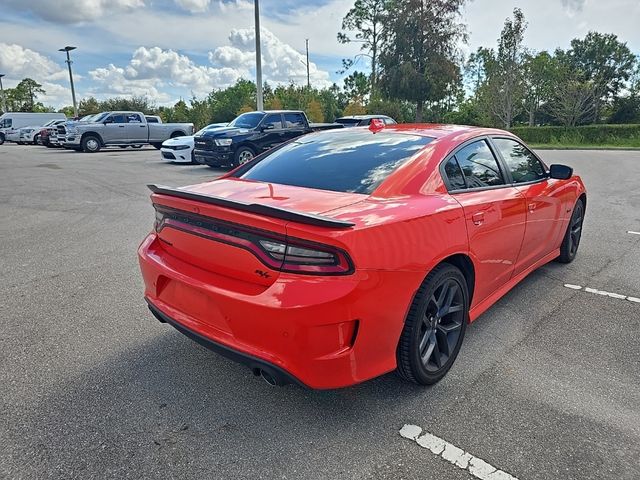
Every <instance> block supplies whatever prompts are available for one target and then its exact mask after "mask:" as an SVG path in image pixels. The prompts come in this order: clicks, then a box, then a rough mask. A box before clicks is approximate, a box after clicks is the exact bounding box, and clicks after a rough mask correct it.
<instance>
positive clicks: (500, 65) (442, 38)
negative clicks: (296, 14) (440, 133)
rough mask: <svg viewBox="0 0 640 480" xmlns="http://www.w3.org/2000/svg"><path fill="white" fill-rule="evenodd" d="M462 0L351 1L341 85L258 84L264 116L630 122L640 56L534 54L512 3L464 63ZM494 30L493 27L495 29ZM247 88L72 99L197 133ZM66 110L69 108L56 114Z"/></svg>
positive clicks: (251, 91)
mask: <svg viewBox="0 0 640 480" xmlns="http://www.w3.org/2000/svg"><path fill="white" fill-rule="evenodd" d="M465 2H466V0H355V3H354V5H353V8H351V9H350V10H349V11H348V12H347V14H346V15H345V17H344V19H343V22H342V31H341V32H339V33H338V36H337V38H338V41H339V42H340V43H343V44H348V43H353V44H357V45H359V47H360V48H359V53H358V54H357V55H356V56H354V57H352V58H346V59H344V60H343V62H342V70H341V72H343V73H346V74H348V75H347V76H346V77H345V78H344V81H343V82H342V85H337V84H333V85H332V86H330V87H328V88H321V89H318V88H312V87H308V86H306V85H296V84H294V83H291V84H289V85H277V86H274V85H271V84H269V83H268V82H267V83H265V85H264V89H263V90H264V103H265V108H268V109H295V110H304V111H306V113H307V115H308V116H309V118H310V119H311V120H312V121H315V122H322V121H333V120H334V119H335V118H337V117H339V116H341V115H355V114H364V113H378V114H386V115H390V116H392V117H393V118H395V119H396V120H398V121H399V122H413V121H416V122H420V121H428V122H445V123H460V124H469V125H483V126H496V127H502V128H512V127H514V126H518V125H529V126H536V125H562V126H567V127H573V126H576V125H586V124H599V123H640V60H639V59H638V57H636V55H634V54H633V53H632V52H631V50H630V49H629V47H628V46H627V45H626V44H625V43H624V42H622V41H620V40H619V39H618V38H617V36H616V35H614V34H605V33H598V32H589V33H588V34H587V35H586V36H585V37H584V38H576V39H573V40H572V41H571V42H570V45H569V46H568V48H566V49H562V48H557V49H556V50H554V51H540V52H536V51H533V50H531V49H529V48H527V46H526V45H525V44H524V34H525V31H526V29H527V21H526V19H525V18H524V14H523V13H522V11H521V10H520V9H518V8H516V9H515V10H514V11H513V16H512V17H510V18H507V19H506V20H505V22H504V25H503V28H502V30H501V32H498V31H496V34H497V46H496V47H495V48H486V47H480V48H478V49H477V50H476V51H474V52H473V53H471V54H470V55H468V56H467V57H466V58H465V56H464V55H463V54H462V51H461V48H460V47H461V45H464V44H465V42H466V41H467V34H466V25H465V24H464V22H463V21H462V16H461V12H462V8H463V6H464V4H465ZM496 30H497V29H496ZM44 93H45V92H44V90H43V89H42V86H41V85H39V84H38V83H37V82H35V81H34V80H32V79H25V80H23V81H22V82H21V83H20V84H19V85H18V86H17V87H16V88H15V89H9V90H8V95H7V97H8V104H9V106H10V108H12V109H14V110H25V109H26V110H27V111H32V110H34V111H35V110H39V109H44V108H45V107H44V106H43V105H42V104H41V103H39V102H37V98H38V96H39V95H42V94H44ZM255 105H256V88H255V84H254V83H253V82H252V81H250V80H246V79H241V80H238V81H237V82H236V83H235V84H234V85H232V86H230V87H228V88H224V89H216V90H214V91H212V92H211V93H209V94H208V95H207V96H206V97H201V98H198V97H196V96H194V95H192V96H191V98H188V99H186V100H180V101H178V102H177V103H176V104H175V105H173V106H170V107H166V106H157V105H155V104H154V103H153V102H152V101H150V100H149V99H147V98H145V97H129V98H111V99H107V100H104V101H99V100H97V99H95V98H93V97H89V98H85V99H82V100H81V101H80V103H79V112H80V114H81V115H84V114H90V113H96V112H98V111H104V110H120V109H122V110H125V109H126V110H139V111H144V112H145V113H154V114H158V115H160V116H161V117H162V118H163V119H164V121H172V122H182V121H188V122H193V123H194V124H195V125H196V126H197V127H202V126H204V125H206V124H208V123H218V122H227V121H230V120H231V119H233V118H234V117H235V116H236V115H237V114H239V113H242V112H244V111H250V110H253V109H255ZM63 111H65V112H66V113H68V114H69V113H71V112H72V108H71V107H65V108H64V109H63Z"/></svg>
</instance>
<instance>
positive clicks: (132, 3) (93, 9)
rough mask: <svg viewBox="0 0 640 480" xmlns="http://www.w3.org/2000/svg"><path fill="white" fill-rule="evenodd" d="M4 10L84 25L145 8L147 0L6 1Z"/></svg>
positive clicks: (53, 20)
mask: <svg viewBox="0 0 640 480" xmlns="http://www.w3.org/2000/svg"><path fill="white" fill-rule="evenodd" d="M3 3H4V6H3V8H9V7H10V8H13V9H15V10H29V11H30V12H31V13H33V14H34V15H35V16H37V17H40V18H43V19H44V20H49V21H52V22H59V23H84V22H91V21H93V20H98V19H102V18H104V17H105V16H107V15H110V14H113V13H119V12H127V11H131V10H135V9H138V8H141V7H144V6H145V0H55V2H52V1H51V0H29V1H27V2H25V1H24V0H4V2H3Z"/></svg>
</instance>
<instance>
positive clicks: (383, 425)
mask: <svg viewBox="0 0 640 480" xmlns="http://www.w3.org/2000/svg"><path fill="white" fill-rule="evenodd" d="M541 154H542V156H543V158H545V159H546V160H547V162H548V163H554V162H555V163H566V164H569V165H571V166H573V167H574V168H575V169H576V171H577V172H578V173H580V174H581V175H582V176H583V179H584V180H585V183H586V185H587V188H588V190H589V199H588V206H587V218H586V221H585V226H584V234H583V238H582V244H581V247H580V252H579V254H578V258H577V259H576V261H575V262H574V263H572V264H570V265H565V266H563V265H560V264H556V263H552V264H549V265H547V266H545V267H543V268H541V269H540V270H538V271H537V272H535V273H533V274H532V275H530V276H529V277H528V278H527V279H526V280H525V281H524V282H522V283H521V284H520V285H519V286H518V287H516V288H515V289H514V290H513V291H511V292H510V293H509V294H508V295H507V296H506V297H505V298H504V299H502V300H501V301H500V302H499V303H498V304H497V305H496V306H494V307H493V308H492V309H490V310H489V311H488V312H487V313H486V314H484V315H483V316H482V317H481V318H480V319H479V320H478V321H477V322H475V323H474V324H473V325H472V326H471V327H470V328H469V330H468V331H467V336H466V338H465V343H464V345H463V347H462V350H461V352H460V356H459V357H458V360H457V362H456V364H455V365H454V367H453V369H452V370H451V371H450V372H449V374H448V375H447V376H446V377H445V379H444V380H443V381H442V382H440V383H439V384H437V385H436V386H434V387H432V388H421V387H417V386H412V385H409V384H406V383H404V382H403V381H401V380H400V379H399V378H398V377H397V376H396V375H395V374H389V375H386V376H383V377H381V378H378V379H376V380H373V381H370V382H368V383H365V384H362V385H358V386H355V387H352V388H347V389H343V390H336V391H322V392H318V391H308V390H303V389H301V388H299V387H294V386H287V387H278V388H273V387H270V386H268V385H267V384H266V383H265V382H263V381H262V380H260V379H258V378H256V377H254V376H253V375H252V374H251V372H250V371H249V370H248V369H246V368H245V367H242V366H239V365H237V364H235V363H233V362H231V361H229V360H227V359H224V358H222V357H219V356H217V355H215V354H213V353H211V352H209V351H207V350H206V349H204V348H203V347H201V346H199V345H197V344H196V343H194V342H192V341H191V340H189V339H187V338H186V337H184V336H183V335H181V334H180V333H178V332H177V331H175V330H174V329H173V328H171V327H169V326H167V325H163V324H160V323H159V322H158V321H157V320H155V319H154V318H153V317H152V315H151V314H150V313H149V311H148V310H147V308H146V306H145V303H144V301H143V299H142V282H141V279H140V275H139V270H138V264H137V259H136V248H137V246H138V244H139V242H140V241H141V240H142V239H143V238H144V236H145V235H146V233H148V231H149V230H150V229H151V226H152V222H153V209H152V208H151V205H150V202H149V198H148V196H149V191H148V190H147V189H146V187H145V185H146V184H147V183H162V184H167V185H173V186H178V185H187V184H190V183H199V182H201V181H204V180H207V179H210V178H213V177H215V176H217V175H219V174H220V173H221V171H215V170H212V169H210V168H207V167H201V166H179V165H171V164H167V163H165V162H163V161H161V160H160V158H159V152H158V151H157V150H155V149H144V150H140V151H132V150H130V149H127V150H120V149H117V150H106V151H103V152H101V153H98V154H81V153H75V152H63V151H59V150H52V149H45V148H43V147H35V146H27V147H19V146H17V145H12V144H5V145H3V146H0V234H1V240H2V242H1V247H0V265H2V268H1V269H0V279H1V281H0V322H1V335H0V386H1V387H0V478H7V479H9V478H11V479H13V478H60V479H63V478H64V479H72V478H78V479H91V478H118V479H123V478H181V479H188V478H198V479H202V478H225V479H228V478H331V479H335V478H349V479H351V478H393V479H395V478H405V479H413V478H416V479H417V478H420V479H431V478H433V479H435V478H438V479H471V478H473V477H472V476H471V475H470V474H469V473H468V471H467V470H464V469H462V468H459V467H457V466H455V465H453V464H452V463H451V462H447V461H446V460H444V459H443V458H441V457H440V456H438V455H434V454H433V453H432V452H431V451H429V450H427V449H425V448H422V447H421V446H419V445H418V444H417V443H416V442H413V441H410V440H407V439H404V438H402V437H401V436H400V435H399V433H398V432H399V430H400V429H401V427H403V425H405V424H410V425H417V426H419V427H421V428H422V429H423V431H426V432H429V433H431V434H433V435H436V436H438V437H440V438H442V439H445V440H446V441H448V442H450V443H451V444H453V445H455V446H457V447H459V448H461V449H464V450H465V451H467V452H470V453H471V454H473V455H474V456H476V457H478V458H481V459H483V460H484V461H486V462H488V463H490V464H491V465H493V466H494V467H496V468H499V469H501V470H503V471H505V472H508V473H509V474H510V475H512V476H513V477H516V478H518V479H520V480H525V479H552V478H563V479H564V478H567V479H602V478H611V479H637V478H640V460H638V459H639V458H640V382H639V381H638V379H639V378H640V303H637V302H635V301H634V299H637V298H638V297H640V235H637V234H633V233H628V232H629V231H631V232H634V231H635V232H640V188H639V186H640V152H622V151H616V152H599V151H588V152H586V151H582V152H576V151H566V152H561V151H545V152H541ZM565 284H570V285H575V286H580V287H582V288H581V289H580V290H577V289H572V288H568V287H566V286H565ZM586 288H590V289H595V290H597V291H598V292H600V294H598V293H597V292H594V291H587V290H586ZM606 292H609V293H613V294H618V295H617V297H615V295H614V296H609V295H605V294H604V293H606ZM621 297H631V298H630V299H628V298H621ZM495 478H497V477H495Z"/></svg>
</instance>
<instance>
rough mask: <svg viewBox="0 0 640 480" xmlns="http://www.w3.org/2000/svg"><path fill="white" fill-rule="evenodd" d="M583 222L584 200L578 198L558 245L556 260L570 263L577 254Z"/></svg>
mask: <svg viewBox="0 0 640 480" xmlns="http://www.w3.org/2000/svg"><path fill="white" fill-rule="evenodd" d="M583 222H584V201H583V200H582V199H581V198H580V199H578V201H577V202H576V206H575V207H573V213H572V214H571V219H570V220H569V225H567V231H566V232H565V234H564V238H563V239H562V245H560V256H559V257H558V259H557V260H558V262H560V263H571V262H573V260H574V259H575V258H576V255H577V254H578V247H579V246H580V239H581V238H582V223H583Z"/></svg>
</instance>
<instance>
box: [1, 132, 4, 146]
mask: <svg viewBox="0 0 640 480" xmlns="http://www.w3.org/2000/svg"><path fill="white" fill-rule="evenodd" d="M3 143H4V134H3V133H0V145H2V144H3Z"/></svg>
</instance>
